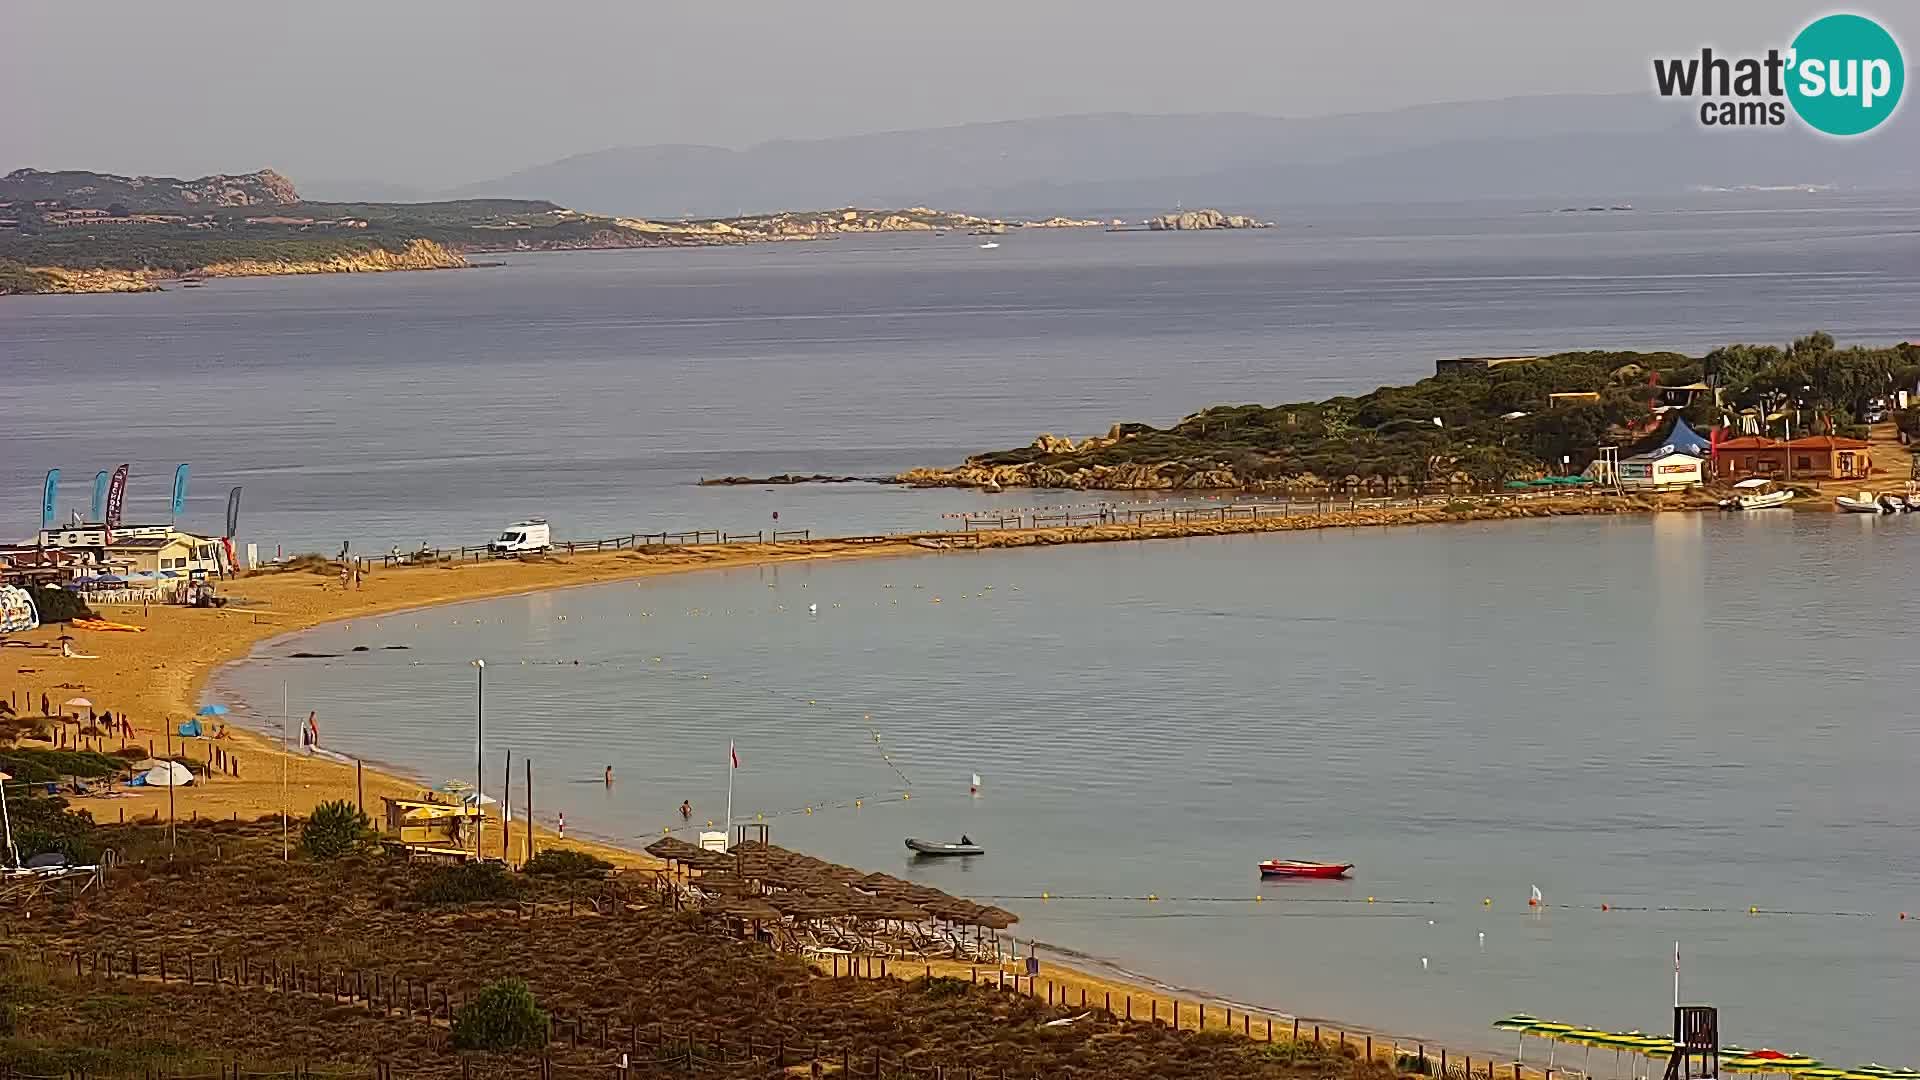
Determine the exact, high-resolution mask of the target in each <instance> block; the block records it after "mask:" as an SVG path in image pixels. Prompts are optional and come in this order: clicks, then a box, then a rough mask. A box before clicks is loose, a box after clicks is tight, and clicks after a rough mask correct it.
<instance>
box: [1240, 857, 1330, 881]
mask: <svg viewBox="0 0 1920 1080" xmlns="http://www.w3.org/2000/svg"><path fill="white" fill-rule="evenodd" d="M1351 869H1353V864H1352V863H1328V862H1303V861H1301V860H1299V859H1268V860H1266V861H1265V862H1262V863H1261V864H1260V876H1261V877H1302V878H1342V877H1346V876H1347V871H1349V870H1351Z"/></svg>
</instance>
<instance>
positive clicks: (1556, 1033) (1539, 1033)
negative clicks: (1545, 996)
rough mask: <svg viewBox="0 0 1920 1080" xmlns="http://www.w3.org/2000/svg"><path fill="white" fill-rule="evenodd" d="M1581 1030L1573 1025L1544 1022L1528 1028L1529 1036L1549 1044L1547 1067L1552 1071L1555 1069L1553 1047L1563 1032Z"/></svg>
mask: <svg viewBox="0 0 1920 1080" xmlns="http://www.w3.org/2000/svg"><path fill="white" fill-rule="evenodd" d="M1579 1030H1580V1029H1579V1028H1577V1027H1575V1026H1573V1025H1572V1024H1561V1023H1556V1022H1553V1021H1546V1020H1543V1021H1541V1022H1540V1023H1538V1024H1535V1025H1533V1027H1531V1028H1528V1029H1527V1034H1529V1035H1532V1036H1534V1037H1535V1038H1539V1039H1545V1040H1547V1043H1548V1046H1547V1067H1548V1068H1549V1069H1551V1068H1552V1067H1553V1045H1552V1044H1553V1043H1555V1042H1558V1041H1559V1039H1560V1035H1561V1033H1562V1032H1567V1031H1579Z"/></svg>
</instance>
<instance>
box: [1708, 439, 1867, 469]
mask: <svg viewBox="0 0 1920 1080" xmlns="http://www.w3.org/2000/svg"><path fill="white" fill-rule="evenodd" d="M1872 472H1873V454H1872V448H1871V445H1870V444H1869V443H1867V442H1865V441H1864V440H1861V439H1847V438H1842V437H1840V436H1838V435H1808V436H1805V437H1804V438H1799V439H1795V440H1793V441H1792V442H1781V441H1780V440H1778V439H1769V438H1766V437H1764V436H1760V435H1743V436H1741V437H1739V438H1737V439H1728V440H1726V441H1724V442H1722V443H1721V444H1720V447H1719V454H1718V455H1717V456H1716V457H1715V459H1714V476H1715V477H1716V478H1718V479H1721V480H1742V479H1746V478H1749V477H1755V476H1763V477H1768V478H1770V479H1779V480H1787V479H1793V480H1864V479H1866V478H1867V476H1868V475H1869V474H1871V473H1872Z"/></svg>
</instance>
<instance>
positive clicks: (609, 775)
mask: <svg viewBox="0 0 1920 1080" xmlns="http://www.w3.org/2000/svg"><path fill="white" fill-rule="evenodd" d="M606 784H607V786H608V787H612V786H613V766H611V765H609V766H607V778H606Z"/></svg>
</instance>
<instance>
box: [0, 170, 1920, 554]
mask: <svg viewBox="0 0 1920 1080" xmlns="http://www.w3.org/2000/svg"><path fill="white" fill-rule="evenodd" d="M1538 209H1539V208H1534V207H1519V208H1515V207H1504V208H1452V209H1445V210H1426V211H1419V212H1417V213H1416V212H1409V211H1395V212H1387V211H1381V212H1380V213H1379V214H1377V215H1375V216H1348V217H1344V218H1337V219H1326V218H1310V217H1301V216H1298V215H1296V216H1293V217H1289V218H1286V219H1283V220H1282V221H1281V227H1279V228H1276V229H1271V230H1266V231H1261V232H1249V233H1231V234H1213V235H1205V234H1194V235H1183V236H1167V235H1148V234H1124V235H1123V234H1114V235H1109V234H1105V233H1099V232H1094V233H1087V232H1078V231H1069V232H1051V233H1048V232H1034V233H1022V234H1017V235H1013V236H1009V237H1005V238H1003V242H1002V246H1001V247H1000V249H999V250H997V251H981V250H979V248H978V247H977V240H976V239H975V238H972V237H967V236H961V235H950V236H946V237H930V236H926V237H913V236H894V237H876V238H870V239H848V240H840V241H834V242H831V243H819V244H783V245H760V246H755V247H745V248H735V249H724V250H711V251H641V252H600V253H583V254H558V255H520V256H510V257H507V259H506V262H507V265H505V266H501V267H496V268H490V269H482V270H474V271H470V272H462V273H424V274H408V275H368V276H345V275H341V276H331V277H316V278H260V279H253V280H236V281H221V282H216V283H214V284H212V285H210V286H209V287H207V288H204V289H192V290H173V291H169V292H166V293H161V294H155V295H146V296H103V297H34V298H9V299H7V300H6V302H5V303H0V379H3V380H4V382H0V386H3V387H4V392H0V431H3V432H4V434H0V449H3V450H4V452H0V493H7V494H5V495H4V499H5V500H7V501H6V502H5V503H4V505H6V506H10V507H12V508H13V509H11V510H7V511H4V513H0V520H6V521H11V522H13V525H12V526H11V529H10V533H9V532H7V531H6V530H0V534H9V535H10V534H12V533H19V534H24V533H26V532H29V531H31V530H32V529H33V527H34V526H35V524H36V523H37V520H38V510H39V505H40V501H39V500H40V480H41V477H42V476H43V475H44V474H45V472H46V470H47V469H49V468H54V467H59V468H60V469H62V471H63V475H64V477H65V480H66V487H65V489H64V492H63V495H62V497H61V500H60V504H61V516H62V517H65V516H66V513H67V511H69V510H73V509H77V510H79V511H80V512H82V513H84V512H85V511H86V503H87V498H88V493H87V489H88V486H89V484H90V481H91V478H92V476H93V474H94V472H95V471H96V470H98V469H103V468H105V469H110V468H112V467H113V466H114V465H116V464H118V463H120V462H131V463H132V465H133V477H134V483H133V486H132V488H131V489H130V492H129V503H128V511H127V512H128V515H129V516H130V517H147V518H152V517H155V516H158V515H160V514H164V513H165V512H166V499H167V497H168V493H169V484H170V478H171V475H172V471H173V467H174V465H175V464H177V463H178V462H181V461H187V462H191V463H192V465H193V468H194V480H193V489H192V492H191V495H190V498H189V506H188V514H187V520H188V522H189V523H190V524H192V525H196V526H200V527H203V528H208V529H217V528H218V527H219V525H220V522H221V519H222V518H221V515H222V513H223V510H224V507H225V500H226V492H227V489H228V488H229V487H231V486H232V485H234V484H242V485H245V488H246V492H245V495H244V497H243V498H244V503H245V506H244V512H243V524H242V530H241V531H242V536H241V537H240V539H241V540H242V541H248V540H251V541H255V542H258V543H261V544H262V545H264V550H265V551H267V552H269V553H270V552H271V551H272V550H273V548H274V546H275V545H285V546H286V547H287V548H288V549H289V550H296V549H297V550H313V549H326V550H334V549H336V548H337V546H338V544H339V542H340V541H343V540H352V541H353V542H354V543H355V545H356V547H357V548H359V549H362V550H365V549H372V550H378V551H385V550H386V549H387V548H388V547H389V546H391V545H395V544H398V545H401V546H412V545H415V544H418V543H420V542H421V541H431V542H434V543H437V544H448V543H461V542H468V543H477V542H481V541H483V540H485V539H487V538H490V537H491V536H493V535H495V534H497V532H498V531H499V527H500V526H501V525H502V524H504V523H505V522H507V521H512V520H517V519H519V518H522V517H526V516H528V515H536V514H537V515H544V516H546V517H548V518H550V519H551V520H552V521H553V522H554V525H555V531H556V535H559V536H563V537H578V538H585V537H595V536H609V535H614V534H617V533H625V532H629V531H635V530H644V531H658V530H662V529H674V530H680V529H691V528H696V527H698V528H721V529H726V530H728V531H732V532H743V531H744V532H751V531H753V530H756V529H761V528H765V527H768V526H769V525H770V524H771V521H772V515H773V513H774V512H776V511H778V512H779V513H780V515H781V517H780V524H781V526H782V527H787V528H816V529H823V530H829V531H834V532H843V533H844V532H856V531H866V530H875V529H910V528H926V527H929V526H934V525H938V523H939V521H940V515H941V514H943V513H955V512H960V511H965V510H969V509H980V508H985V507H988V506H992V505H995V501H994V500H990V499H987V498H986V497H984V496H977V495H962V494H956V493H954V492H919V493H912V492H900V491H876V490H873V489H870V488H866V487H860V488H853V489H849V488H833V487H823V488H802V489H794V488H782V489H778V490H774V491H770V492H769V491H762V490H749V491H716V490H713V489H701V488H698V487H695V486H693V485H694V483H695V481H697V480H698V479H699V478H700V477H702V476H714V475H722V474H742V473H744V474H751V475H764V474H767V473H771V472H779V471H786V470H790V469H791V470H796V471H803V472H828V473H850V474H875V473H881V474H884V473H891V472H894V471H897V470H899V469H901V468H904V467H909V466H914V465H924V464H950V463H954V462H957V461H958V460H959V459H960V458H961V457H962V456H964V455H965V454H967V453H969V452H973V451H976V450H981V449H991V448H999V447H1004V446H1013V445H1023V444H1025V443H1026V442H1028V441H1029V440H1031V439H1032V438H1033V436H1034V435H1035V434H1036V433H1038V432H1041V431H1051V432H1054V433H1056V434H1063V433H1071V434H1086V433H1090V432H1104V431H1105V430H1106V429H1107V427H1108V425H1109V424H1111V423H1113V422H1114V421H1117V420H1128V419H1138V420H1147V421H1152V422H1157V423H1163V424H1164V423H1168V422H1171V421H1173V420H1176V419H1178V418H1179V417H1180V416H1182V415H1185V414H1186V413H1189V412H1191V411H1193V410H1195V409H1197V408H1199V407H1202V406H1204V405H1208V404H1212V403H1215V402H1221V401H1269V402H1271V401H1280V400H1288V399H1297V398H1300V397H1308V396H1315V397H1317V396H1323V395H1326V394H1332V393H1339V392H1348V391H1359V390H1367V389H1371V388H1372V387H1374V386H1376V385H1379V384H1381V383H1387V382H1402V381H1406V380H1408V379H1412V378H1418V377H1420V376H1423V375H1427V374H1431V372H1432V370H1433V361H1434V359H1435V358H1436V357H1440V356H1446V355H1459V354H1463V353H1490V352H1519V351H1528V350H1544V349H1563V348H1584V347H1596V348H1615V347H1621V348H1628V347H1631V348H1680V349H1696V350H1703V349H1705V348H1708V347H1711V346H1713V345H1716V344H1720V343H1724V342H1727V341H1733V340H1747V341H1755V340H1758V341H1775V342H1779V341H1785V340H1788V339H1790V338H1791V337H1792V336H1794V335H1797V334H1801V333H1804V332H1806V331H1808V330H1811V329H1814V328H1825V329H1827V330H1830V331H1832V332H1833V333H1835V334H1837V335H1839V336H1840V337H1841V338H1843V339H1848V340H1872V341H1887V340H1897V339H1899V338H1901V337H1904V336H1909V335H1911V334H1912V333H1913V332H1914V329H1915V328H1914V325H1913V323H1912V321H1911V320H1912V318H1913V312H1914V311H1915V310H1916V309H1920V246H1916V245H1915V244H1914V243H1913V239H1914V237H1915V235H1916V234H1920V206H1916V205H1908V204H1887V203H1885V202H1867V201H1860V200H1846V199H1840V198H1836V197H1831V196H1828V197H1821V198H1817V199H1802V200H1801V201H1800V202H1799V203H1798V204H1789V205H1786V206H1778V205H1774V206H1772V207H1771V208H1769V204H1765V203H1760V202H1756V201H1755V200H1754V198H1752V197H1748V198H1739V199H1732V198H1723V199H1721V200H1718V201H1703V202H1693V203H1689V204H1686V205H1684V206H1680V205H1674V206H1667V207H1646V208H1644V209H1642V210H1640V211H1636V212H1633V213H1621V214H1556V213H1543V212H1538ZM1346 213H1347V214H1349V215H1353V214H1355V212H1353V211H1347V212H1346ZM998 502H999V504H1000V505H1005V506H1021V505H1030V504H1032V503H1033V502H1034V500H1033V498H1032V497H1031V496H1030V495H1019V494H1014V495H1008V496H1004V497H1002V498H1001V499H1000V500H999V501H998Z"/></svg>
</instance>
